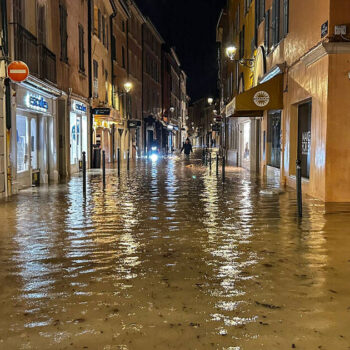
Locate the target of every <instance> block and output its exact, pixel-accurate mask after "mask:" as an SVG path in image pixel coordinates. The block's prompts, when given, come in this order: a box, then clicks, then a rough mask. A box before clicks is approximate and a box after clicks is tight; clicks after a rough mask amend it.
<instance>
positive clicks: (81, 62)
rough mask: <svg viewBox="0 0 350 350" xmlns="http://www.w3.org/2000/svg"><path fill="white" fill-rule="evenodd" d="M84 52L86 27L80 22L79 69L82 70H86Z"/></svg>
mask: <svg viewBox="0 0 350 350" xmlns="http://www.w3.org/2000/svg"><path fill="white" fill-rule="evenodd" d="M84 54H85V50H84V28H83V26H82V25H81V24H79V70H80V71H81V72H84V71H85V62H84Z"/></svg>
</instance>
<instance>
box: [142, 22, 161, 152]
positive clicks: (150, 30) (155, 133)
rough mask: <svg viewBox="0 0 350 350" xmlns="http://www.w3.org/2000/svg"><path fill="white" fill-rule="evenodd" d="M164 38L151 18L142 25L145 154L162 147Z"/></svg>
mask: <svg viewBox="0 0 350 350" xmlns="http://www.w3.org/2000/svg"><path fill="white" fill-rule="evenodd" d="M163 43H164V40H163V38H162V37H161V36H160V34H159V33H158V31H157V29H156V28H155V27H154V25H153V24H152V22H151V20H150V19H149V18H147V19H146V21H145V23H143V25H142V52H143V64H142V79H143V82H142V101H143V105H142V115H143V129H144V130H143V132H144V138H143V139H144V152H145V154H147V153H148V152H149V151H150V149H151V148H152V147H153V145H157V147H158V148H161V145H162V128H163V126H162V124H161V122H160V121H161V120H162V85H161V58H162V44H163Z"/></svg>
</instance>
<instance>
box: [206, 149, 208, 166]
mask: <svg viewBox="0 0 350 350" xmlns="http://www.w3.org/2000/svg"><path fill="white" fill-rule="evenodd" d="M205 166H208V149H205Z"/></svg>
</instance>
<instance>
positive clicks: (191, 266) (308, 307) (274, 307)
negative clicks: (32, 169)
mask: <svg viewBox="0 0 350 350" xmlns="http://www.w3.org/2000/svg"><path fill="white" fill-rule="evenodd" d="M266 186H267V187H268V188H270V187H271V188H272V187H274V186H276V185H275V184H272V183H271V184H264V183H261V181H260V180H259V179H257V178H256V177H254V176H253V175H250V174H249V173H247V172H245V171H243V170H239V169H231V171H228V172H227V179H226V182H225V183H224V184H223V183H222V181H221V178H220V177H219V178H217V177H216V175H215V170H214V168H213V173H209V171H208V170H207V169H205V168H203V167H202V166H201V165H200V164H199V163H198V162H196V161H191V162H184V161H183V160H182V159H180V158H177V157H173V158H169V159H165V160H161V161H159V162H158V163H155V162H146V161H144V160H138V162H137V164H136V166H132V169H131V171H130V173H129V174H128V173H127V172H126V171H125V169H122V174H121V177H120V178H118V176H117V172H116V170H115V169H113V168H111V169H109V170H108V171H107V187H106V189H105V190H103V188H102V182H101V175H100V172H99V171H93V172H91V173H90V174H89V181H88V189H87V196H86V198H84V196H83V192H82V179H81V178H80V177H78V176H77V177H74V178H73V179H71V180H70V181H69V183H68V184H61V185H58V186H51V187H50V188H49V189H48V188H45V187H42V188H39V189H30V190H26V191H23V192H21V194H20V195H18V196H14V197H12V198H11V199H9V200H8V201H2V202H0V216H1V227H0V316H1V317H0V349H6V350H11V349H102V350H114V349H119V350H132V349H137V350H139V349H140V350H141V349H142V350H148V349H162V350H166V349H181V350H182V349H191V350H195V349H198V350H199V349H219V350H257V349H269V350H274V349H276V350H277V349H291V348H296V349H305V350H311V349H321V350H324V349H329V350H335V349H336V350H342V349H350V333H349V325H350V278H349V276H350V228H349V227H350V206H347V205H327V206H325V205H323V204H322V203H320V202H318V201H316V200H312V199H308V200H307V202H306V203H305V217H304V218H303V219H302V220H301V221H300V220H298V219H297V217H296V211H297V210H296V201H295V193H294V192H293V191H289V190H288V191H287V192H285V193H282V194H273V195H266V193H265V194H264V193H261V192H260V190H261V189H262V187H266Z"/></svg>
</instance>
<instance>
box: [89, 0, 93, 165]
mask: <svg viewBox="0 0 350 350" xmlns="http://www.w3.org/2000/svg"><path fill="white" fill-rule="evenodd" d="M92 14H93V8H92V0H88V77H89V100H90V168H92V165H93V164H92V155H93V147H92V144H93V132H94V116H93V114H92V106H91V102H92Z"/></svg>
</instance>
